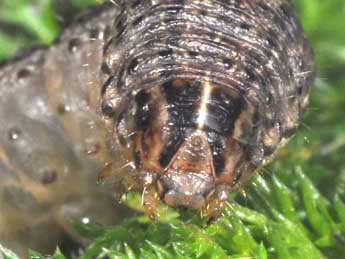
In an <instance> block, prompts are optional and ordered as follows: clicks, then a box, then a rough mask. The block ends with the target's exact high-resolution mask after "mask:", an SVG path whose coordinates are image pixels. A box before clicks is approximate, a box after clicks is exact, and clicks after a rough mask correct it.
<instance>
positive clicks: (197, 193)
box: [0, 0, 315, 254]
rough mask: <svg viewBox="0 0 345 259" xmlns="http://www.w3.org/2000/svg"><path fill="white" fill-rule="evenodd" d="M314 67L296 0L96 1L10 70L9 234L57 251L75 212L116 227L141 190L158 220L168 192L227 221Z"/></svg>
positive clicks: (0, 151)
mask: <svg viewBox="0 0 345 259" xmlns="http://www.w3.org/2000/svg"><path fill="white" fill-rule="evenodd" d="M314 74H315V72H314V63H313V54H312V50H311V48H310V46H309V44H308V42H307V40H306V38H305V36H304V34H303V29H302V27H301V25H300V22H299V19H298V17H297V14H296V11H295V10H294V7H293V5H292V3H291V1H289V0H229V1H220V0H207V1H197V0H128V1H117V4H116V5H113V4H110V3H107V4H104V5H101V6H99V7H96V8H95V9H93V10H91V11H90V12H88V13H87V14H85V15H82V16H80V17H79V18H77V19H76V21H75V22H74V23H73V24H72V25H71V26H69V27H68V28H66V30H65V31H64V32H63V33H62V35H61V36H60V37H59V39H58V40H57V41H56V43H54V44H53V45H52V46H51V47H49V48H43V49H37V50H35V51H32V52H31V53H30V54H28V55H26V56H25V57H21V58H17V59H15V60H13V61H10V62H8V63H7V64H5V65H3V66H2V67H1V69H0V121H1V122H2V125H4V126H2V127H1V128H0V177H1V183H0V210H1V214H0V240H1V241H2V243H3V244H4V245H6V246H8V247H10V248H12V249H14V250H16V251H19V253H21V254H25V249H26V248H27V247H30V248H33V249H36V250H41V251H51V250H49V249H53V248H54V247H55V245H56V243H57V242H59V240H60V239H61V236H63V235H65V234H66V233H68V235H69V236H70V237H73V238H78V237H77V234H76V233H74V231H73V228H72V226H71V224H70V223H69V222H70V219H71V218H73V217H91V218H94V219H95V220H96V221H97V222H100V223H103V224H110V223H112V224H113V223H115V222H116V220H117V218H120V217H121V214H122V213H123V209H119V208H117V207H115V206H114V205H113V202H112V196H113V195H112V193H113V192H116V193H117V196H119V197H120V196H121V195H122V193H124V192H127V191H128V190H132V189H133V190H137V191H141V192H142V193H143V206H144V208H145V210H146V212H147V214H148V216H149V217H150V218H152V219H153V218H155V208H156V205H157V202H158V201H159V200H161V201H163V202H164V203H166V204H167V205H169V206H172V207H190V208H192V209H195V210H199V211H201V212H202V213H203V215H205V216H207V217H209V218H217V217H219V216H220V215H221V213H222V210H223V207H224V203H225V201H226V200H227V198H228V194H229V192H232V191H236V190H237V189H238V188H239V187H241V186H242V185H243V184H244V183H245V182H246V181H247V180H248V179H249V178H250V177H251V176H252V175H253V174H254V172H255V170H256V169H257V168H258V167H260V166H263V165H265V164H267V163H268V162H269V161H271V160H272V159H273V158H274V155H275V153H276V151H277V150H278V148H279V147H281V146H283V145H284V144H285V143H287V141H288V140H289V139H290V138H291V136H292V135H293V133H294V132H295V130H296V129H297V127H298V124H299V121H300V119H301V116H302V114H303V111H304V110H305V108H306V106H307V103H308V94H309V90H310V87H311V85H312V84H313V80H314ZM100 171H101V174H100V175H99V179H101V180H103V179H107V178H109V176H115V177H113V178H115V181H116V182H115V186H114V187H113V188H110V189H107V188H105V187H104V186H100V185H96V180H97V175H98V173H99V172H100ZM116 215H118V217H117V216H116ZM13 226H15V227H13ZM43 232H44V233H46V232H49V233H52V234H51V235H50V236H48V237H47V235H42V233H43ZM42 237H43V238H42ZM44 249H46V250H44Z"/></svg>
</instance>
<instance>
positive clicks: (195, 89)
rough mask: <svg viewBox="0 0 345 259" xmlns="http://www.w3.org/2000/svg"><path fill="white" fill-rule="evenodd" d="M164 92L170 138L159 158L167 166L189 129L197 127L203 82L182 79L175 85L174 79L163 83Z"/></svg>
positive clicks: (163, 165)
mask: <svg viewBox="0 0 345 259" xmlns="http://www.w3.org/2000/svg"><path fill="white" fill-rule="evenodd" d="M161 89H162V92H163V93H164V94H165V98H166V101H167V104H168V116H169V117H168V122H167V124H168V125H172V126H170V127H169V131H170V132H169V139H168V141H167V143H166V147H165V149H164V151H163V152H162V154H161V155H160V158H159V163H160V165H161V166H162V167H166V166H167V165H168V164H169V163H170V161H171V159H172V157H173V156H174V155H175V154H176V152H177V151H178V149H179V148H180V146H181V145H182V144H183V143H184V141H185V139H186V138H187V131H188V130H190V129H191V128H196V126H197V119H198V113H197V109H198V107H199V105H200V98H201V84H200V83H198V82H196V83H195V84H193V85H191V84H190V82H188V81H181V82H180V83H179V85H178V86H177V85H174V80H170V81H167V82H165V83H164V84H162V87H161Z"/></svg>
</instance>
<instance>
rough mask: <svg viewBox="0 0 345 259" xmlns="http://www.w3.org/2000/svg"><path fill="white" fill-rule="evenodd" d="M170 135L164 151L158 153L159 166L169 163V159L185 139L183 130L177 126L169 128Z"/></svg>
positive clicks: (165, 165)
mask: <svg viewBox="0 0 345 259" xmlns="http://www.w3.org/2000/svg"><path fill="white" fill-rule="evenodd" d="M171 130H172V132H171V134H170V135H171V137H170V139H169V141H168V143H167V145H166V147H165V148H164V151H163V152H162V153H161V154H160V157H159V164H160V165H161V167H163V168H165V167H167V166H168V165H169V163H170V161H171V159H172V158H173V156H174V155H175V154H176V152H177V151H178V149H179V148H180V147H181V145H182V144H183V142H184V141H185V138H186V135H185V131H184V130H182V129H179V128H173V129H171Z"/></svg>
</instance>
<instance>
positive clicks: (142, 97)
mask: <svg viewBox="0 0 345 259" xmlns="http://www.w3.org/2000/svg"><path fill="white" fill-rule="evenodd" d="M150 99H151V96H150V94H149V93H147V92H146V91H145V90H141V91H140V92H139V93H137V95H136V96H135V101H136V104H137V109H136V113H135V122H136V128H137V130H143V131H145V130H147V129H149V128H150V127H151V126H152V123H153V122H154V119H155V115H156V111H155V108H154V105H153V104H152V103H149V102H150Z"/></svg>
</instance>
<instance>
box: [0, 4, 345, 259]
mask: <svg viewBox="0 0 345 259" xmlns="http://www.w3.org/2000/svg"><path fill="white" fill-rule="evenodd" d="M100 2H102V1H97V0H55V1H54V0H0V60H2V61H5V60H6V59H8V58H10V57H11V56H13V55H14V54H15V53H16V52H17V51H18V50H19V49H23V48H26V49H29V48H30V47H32V46H37V45H42V44H43V45H49V44H51V43H52V42H53V41H54V39H55V38H56V37H57V35H58V34H59V32H60V31H61V29H62V28H63V27H64V26H66V25H67V24H68V23H70V22H71V19H72V18H73V17H74V16H75V15H76V14H77V13H78V12H80V11H81V10H83V9H85V8H88V7H89V6H91V5H95V4H99V3H100ZM294 2H295V5H296V7H297V9H298V11H299V13H300V16H301V20H302V23H303V25H304V29H305V33H306V35H307V37H308V38H309V40H310V42H311V44H312V46H313V48H314V51H315V59H316V64H317V79H316V83H315V86H314V88H313V89H312V93H311V99H310V105H309V109H308V110H307V112H306V114H305V116H304V119H303V122H302V124H301V127H300V130H299V131H298V133H297V134H296V136H295V137H294V138H293V140H292V141H291V142H290V143H289V145H288V146H287V147H286V148H284V149H283V150H282V151H281V152H280V153H279V159H277V160H276V161H275V162H274V163H273V164H272V165H270V166H268V167H267V168H265V169H264V170H263V172H262V175H263V178H266V179H268V181H273V182H274V181H275V180H274V179H273V180H272V177H271V176H272V175H274V177H277V179H279V182H280V183H283V184H284V186H287V187H288V188H289V190H290V191H291V194H290V197H292V198H291V201H292V202H293V203H294V205H293V206H294V208H295V210H296V213H297V214H298V217H299V218H300V219H301V222H302V223H303V224H304V225H305V226H306V228H307V229H309V230H310V233H309V234H308V236H309V237H310V239H311V240H312V241H313V242H314V244H315V246H316V247H317V249H320V250H321V251H322V253H323V254H324V255H325V256H326V257H327V258H343V256H344V254H345V249H344V248H341V247H342V246H343V245H344V244H345V237H344V233H345V231H344V230H345V227H344V226H345V225H344V224H345V221H344V220H345V211H343V213H344V214H342V213H339V211H338V209H337V204H338V203H337V202H338V201H340V200H342V201H345V30H344V17H345V1H344V0H296V1H294ZM296 171H297V172H303V176H304V175H305V176H306V177H307V178H308V179H310V181H311V186H313V188H314V187H316V188H315V190H317V192H316V193H317V194H318V195H319V196H318V197H322V200H323V202H324V203H322V204H324V205H322V206H320V207H318V208H317V209H316V210H317V211H319V212H320V211H321V212H320V213H321V214H322V215H324V214H323V213H324V212H323V210H326V209H327V210H328V212H327V213H326V214H327V215H329V217H333V215H337V216H334V217H335V219H334V220H333V221H332V222H334V224H336V225H332V224H333V223H332V224H330V225H332V227H331V228H332V231H333V232H332V233H331V234H330V232H327V231H326V232H327V233H328V235H331V236H328V238H329V240H328V241H325V240H324V239H322V235H323V234H324V233H326V232H322V231H320V233H321V234H320V233H318V230H317V229H315V228H316V225H317V220H316V221H315V220H314V221H313V220H311V222H308V219H309V220H310V213H311V212H310V208H308V206H307V203H308V202H306V199H307V198H306V195H304V196H303V190H304V189H303V188H302V189H301V188H299V187H298V185H299V181H300V179H299V176H301V175H300V174H297V176H296ZM260 181H261V180H260V179H259V180H257V182H256V186H257V185H260V184H262V183H261V182H260ZM308 183H309V182H308ZM273 184H274V183H273ZM304 194H305V193H304ZM265 195H266V194H263V193H258V192H257V191H256V188H255V186H254V187H253V186H252V187H249V189H248V195H247V197H246V198H243V197H237V202H238V204H239V206H240V205H244V204H245V205H246V206H249V208H251V209H253V210H255V211H258V212H259V213H262V214H263V215H265V216H267V217H270V216H268V215H267V214H268V213H266V210H267V209H265V208H263V207H264V206H263V207H260V205H255V201H257V199H261V198H262V199H268V198H267V197H266V196H265ZM301 195H302V196H301ZM258 197H259V198H258ZM303 199H304V200H303ZM340 204H343V203H340ZM133 206H135V205H133ZM278 207H279V206H278ZM341 208H342V209H344V210H345V207H344V208H343V207H341ZM280 209H282V208H280ZM282 210H284V208H283V209H282ZM282 213H283V212H282ZM315 213H316V212H315ZM283 214H284V213H283ZM284 215H285V214H284ZM326 217H328V216H326ZM342 217H344V218H342ZM341 218H342V219H341ZM314 219H315V218H314ZM327 220H330V219H327ZM244 221H245V220H244ZM330 221H331V220H330ZM339 222H340V223H339ZM343 231H344V232H343ZM315 233H316V234H319V236H318V237H316V236H315V235H316V234H315ZM333 234H334V235H333ZM254 236H255V235H254ZM320 240H321V241H320ZM316 241H318V242H319V243H317V242H316ZM270 245H272V244H270ZM268 246H269V245H266V243H265V247H268ZM272 246H273V247H274V245H272ZM234 249H235V248H234ZM134 251H135V249H134ZM267 251H268V252H267V253H268V254H270V250H269V249H268V250H267ZM237 254H239V252H237ZM272 254H273V255H274V254H275V253H274V252H273V253H272ZM278 254H279V253H278ZM0 258H1V256H0ZM212 258H213V257H212ZM219 258H222V257H219ZM260 258H261V257H260ZM263 258H264V257H263ZM269 258H271V257H269ZM273 258H274V257H273ZM279 258H284V257H279ZM285 258H289V257H285ZM296 258H299V257H296ZM305 258H307V257H305ZM308 258H322V257H317V256H316V257H308Z"/></svg>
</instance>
